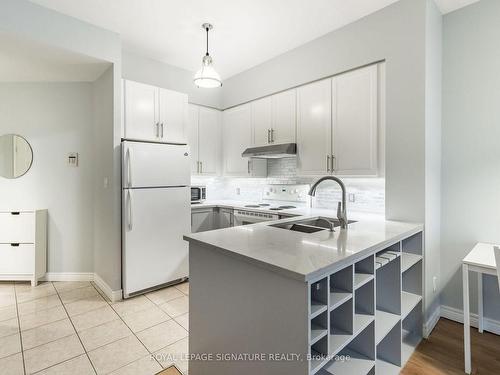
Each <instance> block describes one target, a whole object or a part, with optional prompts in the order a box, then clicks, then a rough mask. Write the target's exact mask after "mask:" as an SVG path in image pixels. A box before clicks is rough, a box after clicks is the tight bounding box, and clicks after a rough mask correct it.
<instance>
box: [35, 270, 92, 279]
mask: <svg viewBox="0 0 500 375" xmlns="http://www.w3.org/2000/svg"><path fill="white" fill-rule="evenodd" d="M41 280H44V281H93V280H94V273H93V272H47V273H46V274H45V276H44V277H43V278H41Z"/></svg>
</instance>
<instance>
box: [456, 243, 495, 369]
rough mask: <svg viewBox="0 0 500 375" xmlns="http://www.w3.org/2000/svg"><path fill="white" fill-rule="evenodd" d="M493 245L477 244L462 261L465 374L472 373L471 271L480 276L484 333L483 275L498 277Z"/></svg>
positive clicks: (480, 308) (481, 329)
mask: <svg viewBox="0 0 500 375" xmlns="http://www.w3.org/2000/svg"><path fill="white" fill-rule="evenodd" d="M494 246H498V245H493V244H487V243H481V242H479V243H477V244H476V246H474V248H473V249H472V250H471V252H470V253H469V254H467V256H466V257H465V258H464V259H463V261H462V272H463V289H464V352H465V353H464V355H465V372H466V373H467V374H470V373H471V349H470V309H469V308H470V306H469V271H474V272H477V275H478V330H479V332H480V333H482V332H483V274H487V275H494V276H495V277H496V276H497V266H496V262H495V252H494V250H493V248H494Z"/></svg>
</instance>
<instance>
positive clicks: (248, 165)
mask: <svg viewBox="0 0 500 375" xmlns="http://www.w3.org/2000/svg"><path fill="white" fill-rule="evenodd" d="M247 168H248V174H250V160H249V161H248V163H247Z"/></svg>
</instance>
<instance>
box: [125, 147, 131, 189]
mask: <svg viewBox="0 0 500 375" xmlns="http://www.w3.org/2000/svg"><path fill="white" fill-rule="evenodd" d="M126 156H127V187H128V188H131V187H132V163H131V160H130V158H131V152H130V148H127V153H126Z"/></svg>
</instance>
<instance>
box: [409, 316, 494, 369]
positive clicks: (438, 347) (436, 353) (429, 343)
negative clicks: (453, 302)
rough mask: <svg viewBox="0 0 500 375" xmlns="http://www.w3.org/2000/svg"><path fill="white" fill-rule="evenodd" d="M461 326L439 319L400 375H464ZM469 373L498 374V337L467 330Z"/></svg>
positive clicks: (475, 330) (473, 329)
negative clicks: (470, 369)
mask: <svg viewBox="0 0 500 375" xmlns="http://www.w3.org/2000/svg"><path fill="white" fill-rule="evenodd" d="M463 337H464V336H463V325H462V324H459V323H456V322H453V321H451V320H447V319H443V318H441V319H440V320H439V322H438V324H437V325H436V328H434V330H433V331H432V334H431V336H430V337H429V339H428V340H423V341H422V342H421V343H420V345H419V346H418V347H417V350H416V351H415V353H413V355H412V357H411V358H410V360H409V361H408V363H407V364H406V366H405V368H404V369H403V370H402V371H401V374H402V375H424V374H425V375H455V374H462V375H463V374H464V354H463V353H464V344H463V342H464V341H463ZM471 339H472V344H471V345H472V373H473V374H481V375H498V374H500V336H497V335H493V334H491V333H487V332H484V333H483V334H480V333H479V332H478V331H477V329H475V328H472V329H471Z"/></svg>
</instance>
